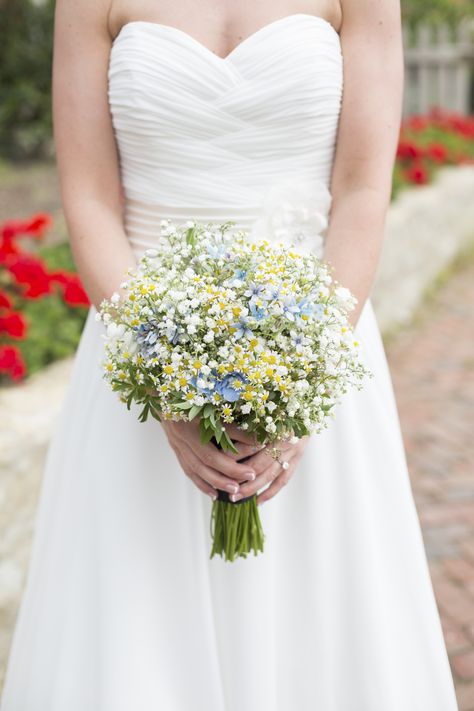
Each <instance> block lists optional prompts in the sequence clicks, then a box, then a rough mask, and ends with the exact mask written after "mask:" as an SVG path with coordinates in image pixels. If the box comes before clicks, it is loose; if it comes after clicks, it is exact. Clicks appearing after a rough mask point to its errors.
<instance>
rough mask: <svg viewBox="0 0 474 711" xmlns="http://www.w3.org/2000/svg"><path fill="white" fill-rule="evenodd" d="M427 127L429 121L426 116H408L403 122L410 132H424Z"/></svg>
mask: <svg viewBox="0 0 474 711" xmlns="http://www.w3.org/2000/svg"><path fill="white" fill-rule="evenodd" d="M428 125H429V120H428V118H427V117H426V116H418V115H415V116H410V118H409V119H407V121H406V122H405V126H407V127H408V128H410V129H411V130H412V131H424V130H425V128H427V127H428Z"/></svg>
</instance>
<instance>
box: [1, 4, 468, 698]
mask: <svg viewBox="0 0 474 711" xmlns="http://www.w3.org/2000/svg"><path fill="white" fill-rule="evenodd" d="M402 84H403V62H402V43H401V30H400V8H399V3H398V2H396V0H357V2H355V0H343V1H341V2H338V1H337V0H314V1H311V2H310V1H309V0H278V1H277V2H270V1H269V0H258V2H249V1H247V0H243V1H242V2H239V3H228V2H225V1H224V0H203V2H199V3H196V2H191V0H180V2H171V1H170V0H163V2H153V1H152V0H133V1H130V0H81V2H78V0H57V7H56V20H55V50H54V71H53V108H54V124H55V141H56V148H57V159H58V166H59V171H60V178H61V188H62V199H63V206H64V211H65V214H66V218H67V223H68V226H69V232H70V238H71V244H72V249H73V252H74V257H75V260H76V263H77V266H78V269H79V272H80V275H81V277H82V279H83V282H84V284H85V287H86V289H87V291H88V294H89V296H90V299H91V302H92V306H91V309H90V312H89V315H88V319H87V322H86V325H85V328H84V331H83V334H82V338H81V342H80V345H79V348H78V351H77V354H76V357H75V362H74V369H73V373H72V377H71V380H70V382H69V385H68V390H67V394H66V398H65V401H64V405H63V409H62V413H61V416H60V417H59V419H58V423H57V427H56V430H55V433H54V437H53V440H52V442H51V445H50V448H49V452H48V459H47V462H46V467H45V472H44V480H43V486H42V491H41V498H40V501H39V506H38V511H37V517H36V521H35V536H34V542H33V549H32V553H31V560H30V567H29V571H28V576H27V580H26V585H25V590H24V594H23V598H22V602H21V607H20V611H19V614H18V619H17V623H16V628H15V633H14V638H13V643H12V647H11V652H10V656H9V661H8V669H7V677H6V685H5V689H4V694H3V701H2V706H1V709H2V711H86V710H87V711H151V709H160V710H162V711H315V710H316V709H318V710H320V711H382V710H383V711H455V710H456V708H457V706H456V700H455V695H454V689H453V682H452V677H451V673H450V668H449V663H448V658H447V654H446V649H445V646H444V641H443V636H442V631H441V626H440V620H439V617H438V612H437V609H436V604H435V601H434V596H433V590H432V586H431V581H430V577H429V571H428V566H427V561H426V556H425V551H424V548H423V541H422V537H421V532H420V527H419V522H418V518H417V514H416V510H415V506H414V502H413V498H412V492H411V489H410V483H409V477H408V471H407V465H406V460H405V453H404V449H403V443H402V438H401V433H400V427H399V421H398V414H397V410H396V404H395V400H394V394H393V390H392V384H391V379H390V374H389V371H388V367H387V361H386V358H385V352H384V348H383V344H382V341H381V337H380V332H379V329H378V325H377V322H376V319H375V316H374V312H373V309H372V304H371V300H370V291H371V287H372V284H373V280H374V275H375V271H376V268H377V263H378V260H379V254H380V249H381V245H382V241H383V233H384V220H385V215H386V210H387V206H388V203H389V200H390V192H391V175H392V168H393V161H394V155H395V150H396V144H397V139H398V131H399V122H400V113H401V97H402ZM168 217H170V218H172V219H173V220H175V221H185V220H189V219H198V220H202V221H204V220H208V221H211V220H216V221H218V220H224V219H233V220H235V222H236V224H237V227H242V228H245V229H248V230H250V231H257V232H258V233H259V234H266V235H267V236H268V237H269V238H270V239H272V238H275V236H278V237H282V236H283V237H286V238H289V239H291V238H292V237H295V238H296V237H297V238H298V240H299V241H300V242H301V244H302V247H303V248H305V249H313V250H314V251H315V252H317V253H318V254H320V255H321V256H322V257H323V258H324V259H326V260H327V261H329V262H330V263H331V264H332V265H333V267H334V270H335V276H336V278H337V279H338V281H339V282H340V283H341V284H342V285H344V286H346V287H348V288H349V289H350V290H351V291H352V292H353V293H354V294H355V296H356V297H357V299H358V304H357V307H356V309H355V311H353V312H352V314H351V318H352V325H353V326H354V330H355V337H356V338H357V340H358V341H359V342H360V348H361V354H362V357H363V359H364V361H365V363H366V365H367V367H368V368H369V369H370V370H371V371H372V373H373V374H374V377H373V378H372V379H371V380H370V381H369V382H367V384H366V385H365V387H364V389H363V390H362V391H354V392H351V393H348V394H347V395H346V397H345V400H344V401H343V403H341V405H340V407H339V409H338V411H337V413H336V416H335V419H334V421H332V422H331V424H330V426H329V427H328V429H327V430H325V431H324V432H323V433H322V434H320V435H317V436H313V437H310V438H308V437H307V438H305V439H303V440H300V441H299V442H298V443H296V444H287V445H285V447H284V451H283V454H282V458H283V459H282V461H275V460H273V459H272V458H271V457H268V454H267V453H266V452H264V451H258V450H257V448H256V447H255V446H254V443H253V441H252V440H251V439H249V438H248V437H246V436H245V434H244V433H243V432H242V431H239V430H237V429H236V428H230V434H231V436H232V437H233V438H234V439H235V440H236V441H237V442H238V450H239V451H238V454H236V455H235V454H234V455H233V454H224V453H222V452H220V451H218V450H217V449H216V448H215V447H214V446H213V445H212V444H208V445H201V443H200V441H199V436H198V431H197V427H196V425H195V424H194V422H193V423H183V422H180V423H176V422H165V423H163V424H160V423H157V422H156V421H147V422H146V423H139V422H138V420H137V411H135V410H133V408H132V411H131V412H128V411H127V410H126V408H124V407H123V405H122V404H121V403H120V402H119V401H118V398H117V397H116V395H115V394H114V393H112V392H110V391H109V389H108V387H107V386H106V384H105V383H104V381H103V379H102V375H101V369H100V363H101V358H102V348H103V341H102V339H101V336H102V334H103V325H102V324H101V323H100V322H98V321H97V320H96V319H95V315H96V313H97V309H98V308H99V305H100V303H101V300H102V299H103V298H106V297H109V296H110V295H111V294H112V293H113V292H114V291H120V289H119V286H120V284H121V283H122V280H123V278H124V274H125V272H126V270H127V268H128V267H130V266H134V265H135V264H136V260H137V258H138V256H139V255H140V254H141V253H142V252H143V251H144V250H145V249H146V248H147V247H150V246H152V245H153V242H154V240H155V239H156V236H157V233H158V230H159V225H160V220H162V219H163V218H168ZM244 457H247V459H246V460H245V463H243V462H239V460H241V459H243V458H244ZM283 460H284V461H283ZM286 462H288V465H289V466H286V464H285V467H283V466H282V463H286ZM217 488H221V489H223V488H225V489H227V490H228V491H229V492H231V493H232V495H233V499H234V500H235V501H236V500H238V499H239V497H245V496H249V495H252V494H254V493H258V503H259V505H260V507H261V509H260V510H261V518H262V525H263V528H264V530H265V533H266V543H265V552H264V554H262V555H259V556H257V557H252V558H251V559H239V560H237V561H235V562H234V563H231V564H229V563H228V562H225V561H223V560H222V559H220V558H213V559H212V560H211V559H210V558H209V551H210V536H209V520H210V507H211V505H212V498H213V497H214V496H215V495H216V489H217Z"/></svg>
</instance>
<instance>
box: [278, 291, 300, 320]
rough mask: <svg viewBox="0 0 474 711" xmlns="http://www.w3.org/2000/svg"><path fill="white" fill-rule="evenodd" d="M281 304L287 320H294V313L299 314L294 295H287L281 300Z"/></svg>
mask: <svg viewBox="0 0 474 711" xmlns="http://www.w3.org/2000/svg"><path fill="white" fill-rule="evenodd" d="M282 306H283V315H284V316H285V317H286V318H287V319H288V320H289V321H294V320H295V314H299V312H300V309H299V306H298V305H297V303H296V301H295V298H294V296H287V297H286V298H285V299H284V300H283V302H282Z"/></svg>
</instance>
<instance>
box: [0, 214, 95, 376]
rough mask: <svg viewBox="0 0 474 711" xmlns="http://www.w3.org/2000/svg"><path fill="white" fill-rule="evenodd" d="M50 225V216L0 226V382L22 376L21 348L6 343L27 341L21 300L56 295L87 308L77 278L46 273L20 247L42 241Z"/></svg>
mask: <svg viewBox="0 0 474 711" xmlns="http://www.w3.org/2000/svg"><path fill="white" fill-rule="evenodd" d="M51 224H52V219H51V217H50V215H47V214H43V213H40V214H36V215H33V216H32V217H30V218H29V219H28V220H8V221H7V222H5V223H3V225H0V378H1V376H2V375H3V376H7V377H8V378H9V379H11V380H13V381H17V380H21V379H22V378H24V377H25V375H26V370H27V369H26V365H25V362H24V359H23V357H22V353H21V347H19V346H16V345H13V344H12V343H10V340H11V339H14V340H16V341H20V342H21V341H22V340H24V339H25V338H26V337H27V334H28V322H27V319H26V318H25V317H24V315H23V314H22V303H23V304H25V303H26V301H25V300H36V299H39V298H42V297H44V296H47V295H54V293H56V294H58V295H60V297H61V299H62V300H63V301H64V302H65V303H66V304H68V305H69V306H71V307H87V306H89V305H90V302H89V299H88V297H87V294H86V292H85V291H84V289H83V287H82V284H81V281H80V279H79V277H78V276H77V274H74V273H71V272H66V271H50V270H48V267H47V265H46V264H45V263H44V261H43V260H42V259H40V258H39V257H37V256H35V255H33V254H30V253H28V252H26V251H25V249H24V248H23V247H22V246H21V245H20V241H21V239H22V238H25V237H27V238H33V239H38V240H40V239H42V238H43V236H44V234H45V233H46V230H47V229H48V228H49V227H50V226H51Z"/></svg>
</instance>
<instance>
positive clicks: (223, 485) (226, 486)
mask: <svg viewBox="0 0 474 711" xmlns="http://www.w3.org/2000/svg"><path fill="white" fill-rule="evenodd" d="M186 459H187V462H188V467H189V470H190V471H192V472H193V473H195V474H197V475H198V476H199V477H200V478H201V479H203V480H204V481H207V483H208V484H210V485H211V486H213V487H215V488H216V489H222V490H223V491H227V492H228V493H229V494H230V493H235V492H237V491H238V490H239V482H238V481H236V480H235V479H229V477H228V476H226V475H225V474H222V472H220V471H218V470H216V469H214V468H213V467H212V466H209V465H207V464H206V463H204V462H203V461H202V460H200V459H199V458H198V457H197V456H196V455H195V454H194V452H193V451H192V450H191V449H190V448H188V452H187V456H186Z"/></svg>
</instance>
